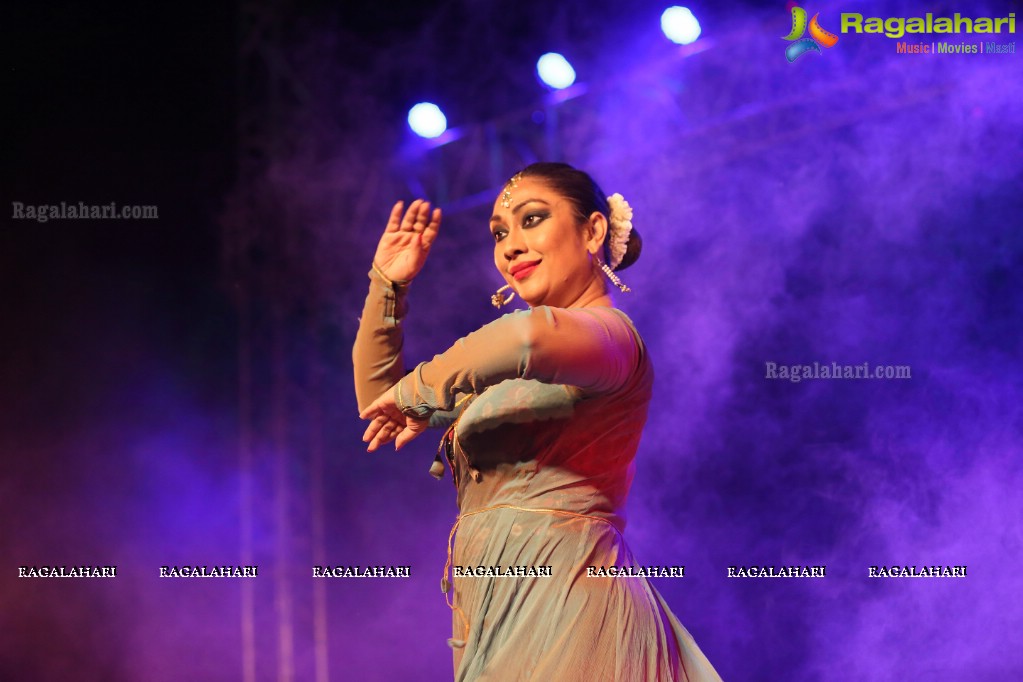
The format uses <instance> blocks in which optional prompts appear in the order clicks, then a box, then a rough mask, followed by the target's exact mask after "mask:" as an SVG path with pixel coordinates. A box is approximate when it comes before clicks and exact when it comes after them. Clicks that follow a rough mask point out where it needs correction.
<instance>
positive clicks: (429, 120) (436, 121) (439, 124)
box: [408, 102, 448, 139]
mask: <svg viewBox="0 0 1023 682" xmlns="http://www.w3.org/2000/svg"><path fill="white" fill-rule="evenodd" d="M408 125H409V128H412V131H413V132H414V133H415V134H416V135H419V136H420V137H427V138H431V139H432V138H434V137H439V136H440V135H441V134H443V133H444V131H445V130H447V129H448V119H447V118H445V117H444V112H443V111H441V110H440V107H438V106H437V105H436V104H430V103H429V102H420V103H419V104H417V105H415V106H414V107H412V108H411V109H409V111H408Z"/></svg>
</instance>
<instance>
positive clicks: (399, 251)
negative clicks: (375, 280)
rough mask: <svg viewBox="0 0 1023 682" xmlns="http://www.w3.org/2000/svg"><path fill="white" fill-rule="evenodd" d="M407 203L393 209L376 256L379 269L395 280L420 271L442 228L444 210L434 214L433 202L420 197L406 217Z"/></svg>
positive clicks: (411, 276)
mask: <svg viewBox="0 0 1023 682" xmlns="http://www.w3.org/2000/svg"><path fill="white" fill-rule="evenodd" d="M404 205H405V202H403V201H399V202H398V203H396V204H395V205H394V208H392V209H391V217H390V218H389V219H388V220H387V228H386V229H385V230H384V234H383V236H382V237H381V238H380V243H379V244H377V251H376V255H374V256H373V262H374V263H375V264H376V266H377V268H379V270H380V271H381V272H382V273H383V275H384V276H385V277H387V279H389V280H391V281H409V280H411V279H412V278H413V277H415V276H416V275H417V274H419V271H420V270H422V268H423V264H424V263H426V256H427V255H428V254H429V253H430V246H431V245H432V244H433V240H434V239H436V238H437V230H438V229H439V228H440V209H439V208H435V209H433V213H432V214H431V213H430V202H428V201H423V200H422V199H416V200H415V201H413V202H412V204H411V205H410V206H409V207H408V210H407V211H405V215H404V217H402V215H401V209H402V207H403V206H404Z"/></svg>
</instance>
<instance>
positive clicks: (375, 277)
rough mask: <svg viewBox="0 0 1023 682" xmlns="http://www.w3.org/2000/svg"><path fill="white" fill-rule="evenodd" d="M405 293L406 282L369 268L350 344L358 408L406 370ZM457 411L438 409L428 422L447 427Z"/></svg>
mask: <svg viewBox="0 0 1023 682" xmlns="http://www.w3.org/2000/svg"><path fill="white" fill-rule="evenodd" d="M407 294H408V282H392V281H390V280H388V279H386V278H385V277H384V276H383V275H381V274H380V273H378V272H377V271H376V269H373V270H370V272H369V294H368V295H367V296H366V302H365V304H364V305H363V308H362V317H360V318H359V330H358V332H356V334H355V345H354V347H353V348H352V365H353V374H354V376H355V398H356V400H357V402H358V404H359V410H360V411H361V410H364V409H366V406H368V405H369V404H370V403H372V402H373V401H374V400H376V399H377V398H379V397H380V395H381V394H383V393H384V391H387V390H388V389H390V388H392V387H393V386H394V385H395V384H396V383H397V382H398V380H399V379H401V378H402V377H403V376H405V374H406V372H405V362H404V356H403V354H402V347H403V345H404V338H405V337H404V333H403V331H402V324H401V323H402V319H403V318H404V317H405V314H406V313H407V312H408V305H407V304H406V302H405V297H406V295H407ZM459 412H461V408H458V409H452V410H438V411H436V412H434V413H432V414H431V415H430V426H431V427H446V426H448V425H450V424H451V422H453V421H454V420H455V418H456V417H457V416H458V414H459Z"/></svg>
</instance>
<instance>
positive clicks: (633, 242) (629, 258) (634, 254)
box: [615, 226, 643, 272]
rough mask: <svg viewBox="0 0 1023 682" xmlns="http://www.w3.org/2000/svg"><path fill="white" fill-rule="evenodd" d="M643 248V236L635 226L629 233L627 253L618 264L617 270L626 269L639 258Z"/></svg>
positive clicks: (626, 246)
mask: <svg viewBox="0 0 1023 682" xmlns="http://www.w3.org/2000/svg"><path fill="white" fill-rule="evenodd" d="M642 250H643V238H642V237H640V236H639V231H638V230H636V228H635V226H633V228H632V232H630V233H629V241H628V243H627V244H626V245H625V255H624V256H622V262H621V263H619V264H618V267H617V268H615V271H616V272H617V271H619V270H624V269H625V268H627V267H629V266H630V265H632V264H633V263H635V262H636V261H638V260H639V254H640V252H641V251H642Z"/></svg>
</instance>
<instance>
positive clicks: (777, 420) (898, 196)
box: [0, 1, 1023, 680]
mask: <svg viewBox="0 0 1023 682" xmlns="http://www.w3.org/2000/svg"><path fill="white" fill-rule="evenodd" d="M854 4H855V7H853V5H849V6H844V5H840V4H834V3H828V4H824V3H822V4H821V6H820V7H817V8H815V7H811V6H809V5H808V6H807V8H808V10H810V12H811V14H813V12H815V11H818V10H819V11H820V12H821V15H820V18H821V23H822V24H823V25H824V26H825V27H826V28H828V29H830V30H831V31H834V32H838V22H839V19H838V17H839V14H840V13H841V12H842V11H858V12H862V13H863V14H864V15H865V16H867V15H869V16H915V15H919V14H922V13H923V12H925V11H932V12H934V13H935V14H936V15H939V14H940V15H942V16H949V15H951V13H952V12H955V11H959V12H962V13H963V14H966V15H969V16H1004V15H1006V14H1007V13H1008V12H1010V11H1016V12H1017V19H1018V20H1020V12H1019V5H1018V3H1006V2H1003V3H991V4H989V5H986V6H982V5H976V4H975V3H970V4H969V6H965V5H963V6H956V5H954V4H950V3H939V5H935V6H933V7H932V6H930V5H928V6H925V5H924V3H909V2H905V3H897V2H891V3H885V2H865V3H854ZM662 9H663V7H662V6H660V5H656V4H653V3H647V2H635V3H612V2H588V3H583V2H564V3H555V4H553V5H552V4H551V3H532V4H531V3H526V4H522V3H511V2H503V1H498V2H491V3H479V2H446V3H415V4H413V3H397V4H394V3H371V4H366V5H363V4H354V3H326V2H321V3H305V4H302V5H296V4H289V3H260V4H256V5H235V4H232V3H208V4H207V3H194V4H189V3H184V4H182V3H174V4H167V5H156V6H152V5H141V4H138V3H122V2H112V3H100V4H97V5H88V6H87V5H82V4H77V3H50V4H45V5H36V4H28V3H23V4H20V5H17V6H13V7H5V8H4V10H3V14H2V19H0V25H2V26H3V28H2V31H3V41H2V42H3V45H4V76H5V82H4V86H5V87H4V93H5V97H4V105H5V106H4V112H5V114H6V116H5V119H6V120H5V125H4V130H5V135H4V153H3V162H4V164H3V178H4V179H3V183H2V186H3V193H2V194H3V201H4V206H5V207H11V206H12V202H22V203H24V204H25V205H30V204H32V205H38V204H59V203H60V202H62V201H64V202H67V203H69V204H71V203H74V204H77V203H78V202H80V201H81V202H85V203H87V204H92V203H95V204H105V203H108V202H110V201H116V202H117V203H118V204H122V205H125V204H149V205H155V206H157V207H158V209H159V218H158V219H157V220H51V221H48V222H45V223H39V222H36V221H31V220H13V219H12V218H11V212H10V211H9V210H8V209H7V208H5V209H4V218H3V223H2V228H0V292H2V293H0V329H2V334H0V339H2V341H0V462H2V477H0V514H2V518H3V520H4V521H3V531H2V535H0V556H2V557H3V565H2V566H0V572H2V576H3V578H2V580H0V628H2V632H3V633H4V634H3V637H2V638H0V677H3V678H4V679H18V680H20V679H26V680H36V679H53V680H58V679H60V680H63V679H109V680H122V679H123V680H137V679H146V680H160V679H181V678H187V679H193V680H199V679H210V680H222V679H247V676H248V679H260V680H262V679H289V678H292V677H293V678H294V679H381V680H391V679H424V680H434V679H437V680H440V679H449V677H450V667H449V666H450V662H449V656H450V650H449V649H448V648H447V646H446V645H445V639H446V637H447V636H449V633H448V618H449V614H448V610H447V607H446V606H445V604H444V601H443V598H442V595H441V594H440V593H439V591H438V590H437V582H438V580H439V578H440V572H441V568H442V566H443V561H444V551H445V550H444V538H446V537H447V531H448V529H449V527H450V523H451V522H452V521H453V519H454V515H455V513H456V510H455V508H454V503H453V496H452V491H451V489H450V487H449V486H448V484H447V483H446V482H445V483H441V484H436V483H435V482H434V481H433V480H432V479H430V478H429V477H427V476H426V468H427V467H428V465H429V462H430V460H431V458H432V454H433V453H432V450H433V447H434V444H433V442H432V438H431V439H423V440H424V441H425V440H429V441H430V442H422V443H416V444H415V445H414V446H413V447H410V448H409V450H408V451H403V453H402V454H401V455H399V456H395V455H393V453H389V452H387V453H382V454H380V455H377V456H375V457H370V456H367V455H365V454H364V453H362V452H361V448H360V445H359V441H358V437H359V434H360V432H361V426H360V424H359V422H358V420H357V419H356V418H355V407H354V396H352V395H351V376H350V369H349V368H350V360H349V356H348V353H349V351H350V347H351V341H352V337H353V335H354V330H355V323H356V322H355V318H356V315H357V314H358V310H359V308H360V307H361V301H362V297H363V296H364V292H365V285H366V281H365V271H366V270H367V269H368V264H369V260H370V257H371V254H372V248H373V244H374V242H375V239H376V236H377V234H378V233H379V230H380V229H382V226H383V221H384V219H385V217H386V214H387V211H388V209H389V206H390V204H391V202H392V201H393V200H394V199H396V198H405V199H410V198H412V197H414V196H417V195H419V194H422V193H425V194H426V195H427V196H429V197H431V198H433V199H434V200H435V201H437V202H439V203H441V204H442V205H444V206H445V208H446V218H445V224H444V228H443V229H444V233H443V237H442V241H441V242H439V243H438V247H437V249H436V252H435V254H434V255H433V258H432V259H431V264H430V266H429V267H428V268H427V271H425V272H424V274H423V276H422V278H421V282H417V284H416V287H415V289H414V291H413V294H412V301H411V302H412V307H413V316H412V317H410V320H409V358H410V360H413V361H417V360H419V359H424V358H428V357H429V356H430V355H431V354H432V353H434V352H438V351H440V350H442V349H443V348H445V347H446V346H447V345H448V344H450V343H451V342H452V341H453V340H454V339H455V338H457V337H458V336H459V335H461V334H464V333H466V332H468V331H469V330H471V329H473V328H475V327H477V326H479V325H480V324H483V323H484V322H486V321H488V320H489V319H491V318H492V316H493V312H492V310H489V309H488V308H489V304H488V299H489V294H490V293H491V292H492V291H493V289H495V288H496V287H497V286H498V283H499V278H498V277H497V275H496V273H493V272H491V270H492V266H491V265H490V260H489V259H490V256H489V254H488V252H489V249H490V247H489V244H488V243H487V240H486V234H485V233H484V232H483V225H484V223H485V220H486V216H487V209H488V206H489V203H490V202H491V201H492V198H493V196H494V195H495V194H496V190H497V189H498V188H499V187H500V183H501V182H503V179H504V178H506V177H508V176H510V175H511V174H512V173H513V172H514V171H516V170H517V169H518V168H519V167H521V166H522V165H524V164H525V163H527V162H529V161H530V160H533V159H535V158H561V159H565V160H568V161H570V162H572V163H574V164H576V165H579V166H580V167H583V168H585V169H587V170H589V171H591V172H592V173H593V174H594V176H595V177H597V178H598V180H599V181H600V182H601V184H602V185H603V186H604V188H605V189H606V190H607V191H608V193H610V192H615V191H618V192H622V193H623V194H625V196H626V197H627V198H628V199H629V201H630V202H631V203H632V204H633V206H634V207H635V209H636V214H637V218H636V223H637V226H638V227H639V228H640V229H641V230H642V231H643V235H644V238H645V239H646V252H645V254H644V257H643V259H642V260H641V261H640V263H639V264H637V265H636V266H635V267H634V268H633V269H631V270H629V271H627V272H626V273H624V274H623V279H625V280H626V282H628V283H629V284H630V286H632V287H633V289H634V290H635V291H636V293H635V294H633V295H631V297H629V298H627V299H623V300H622V305H623V306H624V307H625V308H626V310H627V311H628V312H629V314H630V316H632V318H633V319H634V320H635V321H636V322H637V325H638V326H639V328H640V329H641V331H643V333H644V336H645V338H646V341H647V344H648V346H649V347H650V349H651V353H652V354H653V356H654V360H655V364H656V367H657V370H658V384H657V393H656V396H655V403H654V406H653V408H652V412H651V419H650V424H649V426H648V429H647V432H646V433H645V435H644V441H643V446H642V447H641V450H640V454H639V458H638V467H639V472H638V475H637V479H636V483H635V486H634V492H633V497H632V499H631V501H630V508H629V510H630V514H629V519H630V521H629V523H630V525H629V531H628V533H629V534H628V537H629V538H630V543H631V544H632V546H633V549H634V550H636V553H637V554H638V555H639V557H640V558H641V560H643V561H645V562H646V563H665V564H685V565H686V567H687V569H686V570H687V576H686V578H685V579H684V580H682V581H668V580H662V581H658V582H656V585H657V587H658V589H659V590H660V591H661V592H662V594H664V595H665V597H666V599H667V600H668V602H669V604H671V606H672V608H673V610H674V611H675V613H676V615H678V616H679V619H680V620H681V621H682V622H683V623H684V624H685V625H686V626H687V627H688V628H689V629H690V631H691V632H692V633H693V634H694V636H695V637H696V640H697V642H699V643H700V645H701V647H702V648H703V650H704V651H705V653H707V655H708V657H709V658H710V660H711V661H712V662H713V663H714V664H715V666H716V667H717V668H718V670H719V672H720V673H721V674H722V676H723V677H724V678H725V679H728V680H777V679H799V680H846V679H848V680H852V679H871V680H887V679H891V680H896V679H898V680H902V679H930V678H935V677H940V676H945V677H947V678H948V679H969V680H1012V679H1017V678H1018V677H1019V676H1020V675H1021V674H1023V658H1021V656H1020V654H1019V653H1018V647H1017V646H1016V643H1017V642H1016V639H1018V637H1017V633H1018V632H1019V631H1020V628H1021V627H1023V612H1021V610H1020V609H1019V608H1018V606H1016V605H1015V601H1016V599H1015V598H1016V596H1017V595H1018V594H1020V590H1021V588H1023V585H1021V583H1020V579H1019V578H1018V577H1017V575H1016V574H1015V570H1014V568H1015V566H1016V565H1018V562H1019V559H1020V557H1021V554H1023V552H1021V547H1023V537H1021V531H1020V526H1019V523H1018V519H1019V518H1020V515H1021V512H1023V500H1021V496H1020V494H1019V492H1018V491H1019V490H1020V483H1021V475H1020V474H1021V471H1020V469H1021V454H1023V451H1021V446H1020V442H1021V433H1023V416H1021V410H1020V405H1021V404H1023V401H1021V397H1023V371H1021V364H1020V349H1021V344H1020V321H1021V319H1023V294H1021V291H1023V281H1021V275H1020V272H1021V265H1023V237H1021V235H1023V229H1021V228H1023V222H1021V219H1020V216H1021V215H1023V201H1021V196H1023V193H1021V192H1020V188H1021V180H1023V174H1021V170H1023V152H1021V149H1023V147H1021V142H1023V140H1021V139H1020V137H1021V136H1020V131H1021V130H1023V127H1021V123H1023V104H1021V103H1023V97H1021V90H1020V88H1021V86H1020V82H1021V80H1020V76H1021V75H1023V69H1021V64H1023V62H1020V59H1019V55H1016V54H1012V55H1000V56H996V55H985V56H981V55H962V56H936V57H933V58H929V57H922V56H917V55H896V54H895V48H894V44H895V41H893V40H891V39H888V38H885V37H881V36H855V35H851V34H843V35H842V36H841V38H840V42H839V44H838V45H837V46H836V47H835V48H832V49H831V50H825V51H824V54H821V55H816V54H809V55H806V56H804V57H802V58H800V59H799V60H798V61H796V62H795V63H793V64H789V63H787V62H786V61H785V60H784V57H783V51H784V47H785V45H786V43H785V42H784V41H782V40H780V36H782V35H784V34H785V33H786V32H787V31H788V29H789V25H790V19H789V14H788V10H787V8H786V7H785V6H784V4H783V3H759V4H755V3H747V4H741V5H739V4H729V5H728V6H727V7H725V6H721V5H714V6H711V5H710V4H708V5H707V6H693V10H694V12H695V13H696V14H697V16H699V17H700V19H701V23H702V25H703V28H704V39H703V42H702V43H701V45H702V47H703V48H704V49H703V51H698V52H696V53H695V54H689V52H686V51H684V50H680V49H679V48H676V47H673V46H671V45H670V44H668V43H667V42H666V41H664V39H663V36H661V35H660V33H659V31H658V30H657V17H658V15H659V14H660V12H661V11H662ZM254 17H256V18H254ZM259 17H263V18H264V19H265V21H263V20H261V19H259ZM996 39H997V40H1000V41H1009V40H1015V36H998V37H996ZM962 40H964V41H966V42H976V41H977V40H979V38H975V37H970V36H967V37H965V38H962ZM551 49H554V50H560V51H563V52H565V53H566V54H567V55H568V56H569V57H570V59H571V60H572V61H573V62H574V63H575V64H576V68H577V71H578V72H579V75H580V81H581V82H582V83H583V84H584V86H585V89H584V90H583V91H582V92H581V94H579V96H578V97H575V98H574V99H571V100H568V101H566V102H564V103H562V104H561V105H560V106H557V107H555V106H554V105H553V104H551V103H550V101H546V100H545V99H544V97H545V95H544V94H543V91H542V89H541V88H540V86H539V85H538V84H537V83H536V80H535V77H534V76H533V72H532V68H533V67H532V65H533V63H534V62H535V59H536V57H537V56H538V55H539V54H540V53H542V52H545V51H547V50H551ZM687 55H689V56H687ZM421 99H430V100H433V101H437V102H439V103H441V104H442V106H444V108H445V111H446V112H447V113H448V117H449V123H451V124H452V125H454V126H457V127H459V130H460V131H461V133H460V134H461V137H459V138H458V139H456V140H454V141H452V142H451V143H450V144H448V145H445V146H443V147H439V148H429V147H424V146H423V145H421V144H419V143H416V141H415V140H413V139H411V137H410V136H409V135H408V133H407V131H406V129H405V123H404V116H405V112H406V111H407V109H408V107H409V106H410V105H411V104H413V103H415V102H416V101H419V100H421ZM447 209H450V210H447ZM626 275H628V276H626ZM767 361H773V362H777V363H779V364H786V363H787V364H812V363H813V362H814V361H820V362H822V363H830V362H832V361H834V362H839V363H848V364H859V363H862V362H871V363H878V364H893V365H894V364H902V365H910V366H911V367H912V371H913V378H912V380H909V381H904V382H900V381H876V382H827V381H805V382H801V383H798V384H797V383H791V382H785V381H768V380H765V378H764V363H765V362H767ZM246 556H247V557H249V558H250V559H251V560H252V563H258V564H259V565H260V577H259V578H258V579H257V580H256V581H251V582H248V583H243V582H242V581H173V580H161V579H159V578H157V577H156V575H157V573H158V568H159V566H161V565H168V564H171V565H173V564H179V565H180V564H189V563H205V564H210V565H213V564H237V563H243V557H246ZM320 560H323V561H325V562H328V563H331V564H360V563H361V564H402V565H407V564H411V565H412V566H413V571H412V572H413V578H412V579H411V580H407V581H400V582H397V581H362V582H359V583H352V582H340V581H335V582H331V583H330V584H327V585H323V584H322V583H321V584H315V583H312V581H311V579H310V578H309V577H308V576H309V568H310V566H311V565H313V563H316V562H319V561H320ZM793 563H797V564H827V565H828V574H829V575H828V578H827V579H826V580H824V581H814V582H811V581H784V582H781V583H778V582H774V581H736V580H729V579H727V578H725V577H724V575H725V570H726V567H727V566H729V565H736V564H745V565H749V564H770V565H788V564H793ZM77 564H90V565H92V564H98V565H113V564H115V565H117V566H118V577H117V578H116V579H115V580H108V581H103V580H90V581H82V580H27V579H18V578H16V577H15V576H16V575H17V567H19V566H25V565H77ZM875 564H889V565H890V564H899V565H905V564H908V565H912V564H918V565H923V564H928V565H929V564H968V565H969V577H968V578H967V579H965V580H934V581H926V580H909V581H898V580H892V581H879V580H870V579H867V578H866V572H867V567H868V566H870V565H875Z"/></svg>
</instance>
